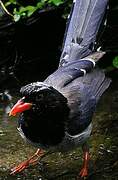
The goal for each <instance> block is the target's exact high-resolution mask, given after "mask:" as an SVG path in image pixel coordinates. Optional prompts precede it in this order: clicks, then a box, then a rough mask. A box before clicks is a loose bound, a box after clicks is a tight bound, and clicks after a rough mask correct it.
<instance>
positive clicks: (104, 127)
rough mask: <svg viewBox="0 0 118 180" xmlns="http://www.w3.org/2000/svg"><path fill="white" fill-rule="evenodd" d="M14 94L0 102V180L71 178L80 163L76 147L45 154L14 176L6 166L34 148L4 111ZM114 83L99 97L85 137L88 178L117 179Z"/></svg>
mask: <svg viewBox="0 0 118 180" xmlns="http://www.w3.org/2000/svg"><path fill="white" fill-rule="evenodd" d="M10 93H11V92H10ZM17 99H18V95H15V96H13V94H12V100H10V101H9V102H7V103H6V102H5V100H3V101H2V103H1V105H0V180H20V179H21V180H75V179H76V177H77V175H78V173H79V171H80V169H81V165H82V151H81V148H78V149H76V150H74V151H71V152H68V153H66V154H61V153H53V154H50V153H49V154H47V155H46V156H45V157H44V158H42V160H41V163H39V164H37V165H35V166H32V167H29V168H28V169H26V170H25V171H23V172H22V173H19V174H17V175H15V176H13V175H10V169H11V168H12V167H14V165H18V164H19V163H20V162H22V161H24V160H25V159H27V157H29V156H30V155H32V154H33V153H34V152H35V151H36V148H34V147H32V146H30V145H28V144H25V142H24V141H23V140H22V138H21V137H20V135H19V134H18V132H17V130H16V127H17V118H18V117H16V118H11V117H9V116H8V115H7V114H6V107H7V106H11V105H12V104H11V103H12V102H13V103H14V102H16V101H17ZM117 121H118V84H117V80H115V79H114V80H113V82H112V85H111V87H110V88H109V90H108V91H107V92H106V93H105V94H104V96H103V97H102V98H101V101H100V103H99V105H98V107H97V111H96V113H95V115H94V118H93V131H92V136H91V138H90V140H89V144H90V152H91V161H90V169H89V177H88V178H86V179H89V180H117V179H118V158H117V156H118V155H117V152H118V126H117Z"/></svg>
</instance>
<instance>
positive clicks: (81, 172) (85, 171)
mask: <svg viewBox="0 0 118 180" xmlns="http://www.w3.org/2000/svg"><path fill="white" fill-rule="evenodd" d="M79 176H81V177H86V176H88V170H87V168H82V169H81V171H80V173H79Z"/></svg>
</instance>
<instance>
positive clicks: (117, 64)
mask: <svg viewBox="0 0 118 180" xmlns="http://www.w3.org/2000/svg"><path fill="white" fill-rule="evenodd" d="M113 66H114V67H115V68H118V56H116V57H115V58H114V59H113Z"/></svg>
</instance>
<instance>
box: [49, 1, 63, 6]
mask: <svg viewBox="0 0 118 180" xmlns="http://www.w3.org/2000/svg"><path fill="white" fill-rule="evenodd" d="M63 2H64V1H63V0H49V3H53V4H54V5H56V6H59V5H60V4H62V3H63Z"/></svg>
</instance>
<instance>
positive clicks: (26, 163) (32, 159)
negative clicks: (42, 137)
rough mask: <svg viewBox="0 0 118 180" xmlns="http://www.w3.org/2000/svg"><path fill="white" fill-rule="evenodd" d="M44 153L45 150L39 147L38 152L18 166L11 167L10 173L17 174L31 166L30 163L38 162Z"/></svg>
mask: <svg viewBox="0 0 118 180" xmlns="http://www.w3.org/2000/svg"><path fill="white" fill-rule="evenodd" d="M43 155H44V151H43V150H41V149H38V150H37V151H36V153H35V154H34V155H33V156H31V157H30V158H29V159H28V160H26V161H24V162H22V163H20V164H19V165H18V166H16V167H14V168H12V169H11V173H10V174H13V175H14V174H17V173H19V172H21V171H23V170H24V169H25V168H27V167H29V166H30V165H34V164H37V162H38V159H39V157H41V156H43Z"/></svg>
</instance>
